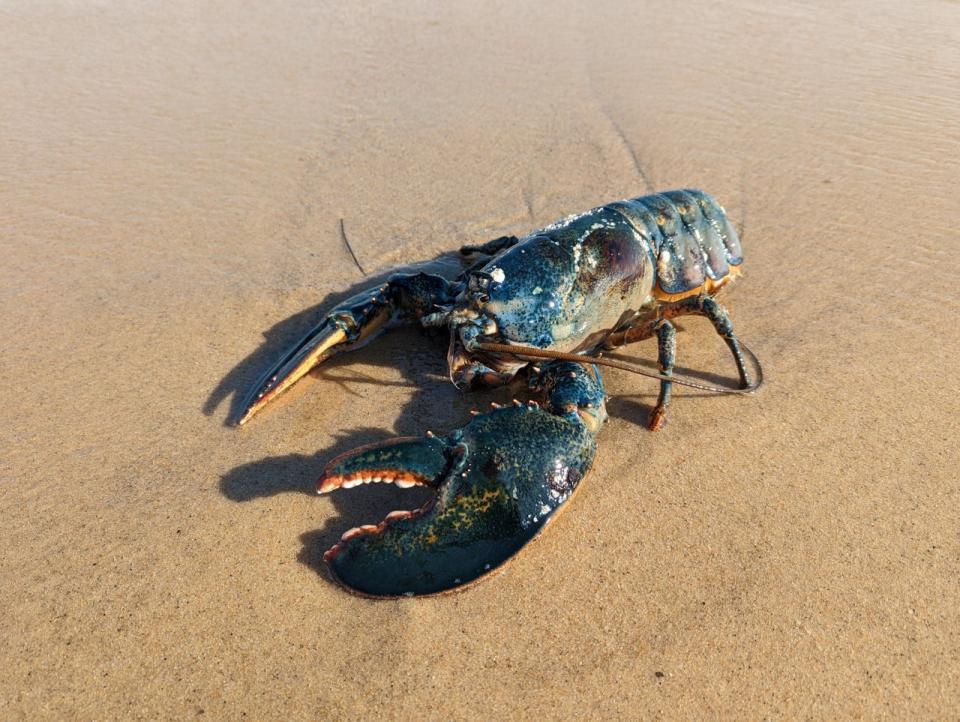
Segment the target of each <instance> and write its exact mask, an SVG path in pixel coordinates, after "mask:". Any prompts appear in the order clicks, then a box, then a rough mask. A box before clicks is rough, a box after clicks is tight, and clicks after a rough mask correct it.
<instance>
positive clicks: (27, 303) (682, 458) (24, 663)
mask: <svg viewBox="0 0 960 722" xmlns="http://www.w3.org/2000/svg"><path fill="white" fill-rule="evenodd" d="M350 5H351V7H350V8H340V7H338V6H337V4H335V3H329V2H320V3H303V2H293V3H273V2H263V3H257V4H244V3H219V4H215V5H213V6H209V7H207V8H206V9H204V10H198V9H195V8H193V7H192V5H190V4H188V3H175V2H171V3H163V4H159V5H157V4H154V5H147V6H137V5H135V4H133V3H123V2H119V3H111V4H94V3H79V4H77V3H66V2H62V3H61V2H50V3H28V2H11V3H6V4H5V5H4V7H3V8H0V67H3V68H4V72H3V73H2V74H0V98H2V99H3V100H2V103H0V243H2V252H3V257H4V263H3V264H2V266H0V296H2V304H3V309H4V312H3V314H2V316H0V335H2V338H3V346H2V348H0V378H2V389H3V391H2V397H0V401H2V403H0V518H2V519H3V523H2V525H0V550H2V551H0V669H3V670H4V672H3V674H2V675H0V717H2V718H4V719H21V718H31V719H37V718H64V717H70V718H79V719H93V718H97V719H109V718H150V719H153V718H177V719H183V718H186V717H190V716H193V715H199V714H201V713H203V714H205V715H207V716H210V715H212V716H214V717H217V718H230V719H240V718H244V717H245V718H248V719H265V718H307V717H313V718H316V717H319V718H328V719H333V718H340V719H344V718H349V717H356V716H358V715H361V714H363V715H379V716H383V717H386V718H389V719H400V718H413V717H426V718H431V719H468V718H477V717H497V718H499V717H505V718H519V717H526V718H529V717H531V716H532V715H536V716H538V717H546V718H551V719H555V718H557V719H558V718H564V717H570V716H572V715H573V714H582V715H584V716H587V717H594V718H601V717H602V718H610V717H612V716H614V715H619V716H623V717H641V716H642V717H645V718H649V717H665V718H691V717H702V716H713V715H721V714H722V715H725V716H726V715H732V716H736V717H745V718H747V717H748V718H760V717H767V718H769V717H780V716H789V717H819V716H830V717H833V716H839V717H853V716H863V717H877V716H882V715H890V716H893V717H901V718H902V717H904V716H907V715H911V716H915V717H918V718H933V717H941V716H946V717H955V716H957V715H958V713H960V693H958V692H957V690H958V689H960V591H958V575H960V531H958V530H960V496H958V491H960V481H958V477H960V474H958V471H957V467H958V461H960V458H958V452H957V431H958V423H957V418H958V415H960V401H958V395H957V393H956V391H957V389H958V388H960V370H958V365H957V362H956V359H957V358H958V357H960V334H958V331H957V314H958V312H960V303H958V296H957V292H956V286H957V283H956V270H955V269H956V265H957V259H958V257H960V232H958V230H957V229H958V222H960V221H958V212H957V211H958V203H957V193H956V188H957V183H958V181H960V120H958V119H960V4H957V3H956V2H942V1H939V0H921V1H919V2H916V3H911V4H903V3H897V2H892V1H880V2H869V3H867V2H854V3H849V4H847V5H845V6H844V7H843V8H840V9H836V8H834V6H833V4H832V3H827V2H822V3H806V2H804V3H789V4H787V3H784V7H782V8H780V9H771V8H770V7H768V4H766V3H758V2H752V1H751V0H735V1H734V2H730V3H708V2H700V1H698V0H695V1H694V2H691V3H685V4H684V5H683V7H680V8H671V7H670V6H668V5H664V4H660V3H653V2H641V3H633V4H630V3H611V2H602V1H601V2H593V3H590V4H589V8H587V7H581V6H579V5H576V4H570V3H566V2H559V3H550V4H546V3H543V4H537V5H533V4H531V5H527V6H524V7H516V6H515V5H514V4H512V3H494V4H487V3H483V4H464V5H462V6H453V5H451V6H449V7H448V6H443V7H441V6H439V4H426V3H417V4H414V5H410V4H408V3H392V4H381V3H370V4H366V5H365V4H358V3H351V4H350ZM648 186H654V187H656V188H661V189H663V188H671V187H683V186H697V187H702V188H704V189H706V190H708V191H709V192H711V193H713V194H714V195H715V196H716V197H718V198H719V199H721V201H722V202H724V204H725V205H726V207H727V209H728V210H729V211H730V213H731V215H732V216H733V217H734V218H735V219H737V220H738V221H739V220H741V219H742V220H743V221H744V223H745V233H744V248H745V252H746V265H745V266H744V269H745V275H744V278H743V279H742V281H740V282H738V283H737V284H736V286H735V288H734V289H733V290H732V291H731V293H730V295H729V297H728V302H729V307H730V310H731V314H732V317H733V319H734V321H735V323H736V324H737V327H738V330H739V331H740V332H741V334H742V335H743V337H744V339H746V340H748V341H749V342H750V344H751V345H752V346H753V348H754V349H755V350H756V352H757V353H758V354H759V355H760V356H761V357H762V358H763V359H764V361H765V362H766V366H767V375H768V380H769V384H768V386H767V387H766V388H765V389H764V390H763V392H762V393H761V394H759V395H757V396H756V397H755V398H714V397H703V396H700V395H697V394H691V393H687V392H684V391H683V390H679V391H678V392H677V397H676V401H675V402H674V405H673V408H672V413H671V416H670V423H669V425H668V426H667V428H666V429H665V430H664V431H663V432H661V433H658V434H651V433H649V432H647V431H645V430H644V428H643V421H644V419H645V417H646V414H647V411H648V409H649V407H650V405H651V404H652V403H653V401H654V400H655V394H656V388H655V386H654V385H652V384H650V383H648V382H646V381H644V380H642V379H639V378H634V377H630V376H627V375H626V374H622V373H618V372H615V371H611V372H609V373H607V374H606V378H607V382H608V386H609V389H610V391H611V393H612V395H613V399H612V401H611V402H610V411H611V416H612V418H611V420H610V422H609V423H608V425H607V428H606V429H605V431H604V432H603V434H602V435H601V437H600V452H599V454H598V459H597V463H596V465H595V468H594V470H593V472H592V473H591V475H590V477H589V478H588V480H587V481H586V486H585V487H584V488H583V489H582V491H581V493H580V494H579V495H578V497H577V498H576V500H575V502H574V504H575V507H574V508H572V509H570V510H569V511H568V512H567V513H565V514H564V515H563V516H562V517H561V518H560V519H559V520H558V521H557V523H556V524H554V525H553V526H552V528H551V529H550V530H549V532H548V533H547V534H546V535H545V536H544V538H543V539H542V540H541V541H539V542H538V543H537V544H536V545H534V547H532V548H531V549H530V550H529V551H527V552H526V553H525V554H524V555H522V556H521V557H520V558H519V559H518V560H517V561H516V562H515V563H514V564H513V565H512V566H511V567H510V568H509V571H508V572H507V573H506V574H504V575H503V576H500V577H497V578H495V579H493V580H490V581H488V582H486V583H484V584H482V585H480V586H477V587H476V588H474V589H472V590H470V591H468V592H466V593H463V594H459V595H453V596H448V597H443V598H438V599H429V600H402V601H390V602H372V601H368V600H363V599H358V598H354V597H352V596H349V595H347V594H345V593H343V592H342V591H340V590H339V589H337V588H336V587H334V586H333V585H332V584H330V583H329V582H328V581H327V580H326V579H325V577H323V576H322V574H320V573H318V570H320V568H321V563H320V557H321V554H322V552H323V550H324V549H325V548H327V547H328V546H330V545H331V544H332V543H333V542H334V541H335V540H336V538H337V537H338V536H339V534H340V533H342V532H343V531H344V530H346V529H347V528H349V527H351V526H354V525H355V524H358V523H367V522H376V521H378V520H379V519H380V518H382V517H383V515H385V514H386V512H388V511H390V510H391V509H394V508H409V507H410V506H412V505H413V504H415V503H416V501H417V497H416V495H415V494H412V493H409V494H402V493H400V492H399V491H398V490H393V489H373V488H366V489H362V490H354V493H353V494H350V493H347V492H344V493H340V494H336V495H334V496H332V497H330V498H317V497H315V496H314V495H312V493H311V491H312V484H313V481H314V480H315V479H316V477H317V476H318V475H319V473H320V471H321V469H322V468H323V465H324V463H325V461H326V460H327V459H329V458H330V457H331V456H332V455H334V454H336V453H339V452H342V451H344V450H346V449H348V448H351V447H352V446H355V445H358V444H360V443H364V442H368V441H372V440H377V439H381V438H386V437H388V436H391V435H393V434H397V433H400V434H409V433H421V432H422V431H423V430H424V429H426V428H433V429H437V430H442V429H448V428H451V427H453V426H456V425H459V424H460V423H462V422H463V420H464V419H465V418H466V416H467V411H468V409H469V408H471V407H472V406H473V405H474V404H479V403H486V401H487V400H489V398H491V397H481V398H479V399H474V398H465V397H461V396H460V394H459V393H458V392H456V390H455V389H454V388H453V387H452V386H451V385H450V384H449V383H447V382H446V381H445V378H444V377H445V365H444V354H443V343H442V342H441V341H436V340H433V341H431V340H430V339H426V338H424V337H422V336H421V335H420V334H418V333H417V332H416V331H402V332H398V333H396V334H393V335H391V336H389V337H387V338H385V339H383V341H382V342H380V343H379V344H377V345H374V346H370V347H368V348H367V349H364V350H362V351H359V352H357V353H356V354H354V355H353V356H352V357H350V358H349V359H346V358H344V359H343V361H338V362H336V363H333V364H331V365H330V366H329V367H328V368H327V370H326V371H324V372H323V373H322V374H319V375H318V376H317V377H316V378H314V379H307V380H305V381H303V382H302V383H301V384H299V385H298V386H297V387H296V388H295V389H294V390H293V391H291V392H290V393H289V394H288V395H287V398H285V399H284V400H283V401H282V402H278V403H277V404H275V408H271V409H269V410H268V411H266V412H264V413H263V414H261V415H260V416H259V417H257V418H256V419H254V421H253V422H251V424H250V425H249V426H248V427H245V428H244V429H243V430H240V431H238V430H236V429H233V428H229V427H227V426H226V425H225V423H224V422H225V420H226V419H227V417H228V415H229V413H230V411H231V408H233V405H235V403H236V402H235V394H236V393H237V392H238V391H240V392H242V391H243V390H245V388H246V386H247V385H248V384H249V383H250V382H251V381H252V380H253V379H254V378H255V377H256V376H257V375H258V373H259V372H260V371H261V370H262V369H263V368H264V366H266V365H268V364H269V363H270V361H271V360H273V359H274V358H275V357H276V355H277V354H278V353H280V351H281V350H282V348H283V347H284V346H285V345H286V344H287V343H289V342H291V341H293V340H294V339H295V337H296V336H297V335H298V334H299V333H301V332H303V331H304V330H305V329H306V328H307V327H308V326H309V325H310V323H311V322H312V321H314V320H315V319H316V318H317V316H318V313H319V311H320V309H321V308H322V305H323V304H324V303H326V302H329V301H330V300H332V299H336V298H340V297H342V296H341V293H342V292H343V291H346V290H348V289H357V288H359V287H361V285H362V284H364V283H367V282H368V281H369V278H364V277H363V276H362V275H361V273H360V271H359V270H358V268H357V266H356V265H355V264H354V262H353V260H352V259H351V258H350V255H349V254H348V253H347V251H346V249H345V247H344V245H343V242H342V240H341V237H340V230H339V219H341V218H343V219H344V221H345V228H346V231H347V233H348V234H349V238H350V241H351V245H352V248H353V250H354V251H355V253H356V254H357V258H358V259H359V260H360V262H361V264H362V265H363V266H364V268H365V269H366V270H367V271H368V272H369V273H370V278H375V277H377V275H378V274H381V273H383V272H384V271H385V270H386V269H388V268H390V267H391V266H393V265H395V264H397V263H401V262H408V261H410V260H412V259H417V258H430V257H432V256H435V255H436V254H438V253H440V252H441V251H445V250H448V249H451V248H454V247H456V246H457V245H458V244H460V243H463V242H481V241H483V240H486V239H488V238H491V237H494V236H496V235H501V234H504V233H517V232H524V231H526V230H529V229H531V228H532V227H534V226H536V225H538V224H542V223H546V222H549V221H552V220H554V219H555V218H557V217H560V216H563V215H565V214H567V213H569V212H573V211H577V210H584V209H586V208H589V207H591V206H594V205H597V204H599V203H603V202H606V201H610V200H613V199H616V198H621V197H624V196H633V195H638V194H641V193H644V192H646V191H647V190H648ZM684 325H685V327H686V329H687V330H686V332H685V333H683V334H681V335H680V338H679V344H680V351H679V354H680V355H679V357H678V358H679V362H680V364H681V366H683V367H685V368H687V369H690V370H692V371H694V372H707V373H720V374H725V375H726V376H727V377H729V375H730V374H732V368H731V363H730V360H729V358H728V356H727V353H726V350H725V348H724V347H723V345H722V343H721V342H720V341H719V340H718V339H717V338H716V337H715V336H714V335H713V333H712V331H711V330H710V329H709V328H708V325H707V324H706V322H702V321H700V320H694V321H690V322H688V323H685V324H684ZM633 353H635V355H637V356H642V357H644V358H647V359H652V358H654V357H655V350H654V347H653V344H652V343H649V344H646V345H642V346H639V347H638V348H637V349H636V350H635V351H634V352H633ZM348 361H349V363H348Z"/></svg>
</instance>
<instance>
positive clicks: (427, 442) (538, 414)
mask: <svg viewBox="0 0 960 722" xmlns="http://www.w3.org/2000/svg"><path fill="white" fill-rule="evenodd" d="M568 365H569V366H571V367H577V368H581V369H582V368H583V367H581V366H579V365H576V364H568ZM562 378H564V379H568V380H572V379H577V374H576V373H574V374H573V375H572V376H570V375H563V376H562ZM580 378H581V379H582V378H583V376H581V377H580ZM581 383H583V382H582V381H581ZM592 383H594V382H592ZM596 387H599V404H600V406H599V407H598V406H596V405H595V402H596V401H597V397H598V394H597V393H594V394H593V395H592V396H591V397H590V398H591V400H592V402H594V403H591V402H585V403H590V406H591V408H592V409H593V411H592V414H594V415H595V414H596V413H597V410H598V408H599V409H600V410H601V413H602V397H603V392H602V382H600V379H599V375H597V376H596V377H595V388H596ZM568 397H569V395H566V396H565V397H564V398H568ZM578 411H579V410H578V407H577V406H576V405H573V407H572V408H571V407H570V405H567V406H564V407H563V408H561V409H553V408H552V407H550V405H549V404H548V407H547V408H546V409H544V408H540V407H539V406H538V405H536V404H526V405H517V406H509V407H505V408H499V409H496V410H494V411H492V412H490V413H487V414H483V415H480V416H477V417H475V418H474V419H473V420H472V421H471V422H470V423H469V424H467V425H466V426H464V427H463V428H460V429H458V430H456V431H454V432H453V433H451V434H449V435H448V436H446V437H434V436H428V437H427V438H425V439H399V440H396V441H393V442H387V443H384V444H377V445H374V446H368V447H363V448H361V449H358V450H356V451H353V452H349V453H347V454H345V455H343V456H341V457H338V458H337V459H334V460H333V461H332V462H331V463H330V465H329V466H328V467H327V469H326V471H325V472H324V474H323V476H322V477H321V479H320V481H319V482H318V485H317V486H318V491H319V492H320V493H326V492H329V491H333V490H334V489H338V488H341V487H344V488H349V487H352V486H356V485H358V484H361V483H369V482H391V483H397V484H399V485H401V486H410V485H413V484H419V485H426V486H430V487H432V488H434V489H435V490H436V493H435V496H434V498H433V499H431V500H430V501H428V502H427V503H426V504H425V505H424V506H423V507H421V508H420V509H418V510H415V511H398V512H393V513H391V514H390V515H388V516H387V518H386V519H384V521H383V522H381V523H380V524H376V525H372V524H371V525H367V526H361V527H357V528H355V529H351V530H350V531H348V532H346V533H345V534H344V535H343V538H342V539H341V541H340V542H339V543H337V544H336V545H335V546H334V547H333V548H332V549H330V550H329V551H327V552H326V554H325V555H324V559H325V560H326V562H327V564H328V565H329V567H330V570H331V572H332V574H333V576H334V578H335V579H336V580H337V581H338V582H340V583H341V584H343V585H344V586H346V587H348V588H350V589H352V590H354V591H356V592H359V593H361V594H364V595H368V596H375V597H396V596H413V595H424V594H436V593H438V592H445V591H448V590H451V589H454V588H456V587H460V586H463V585H467V584H470V583H471V582H474V581H477V580H478V579H480V578H481V577H483V576H485V575H486V574H488V573H490V572H493V571H494V570H496V569H497V568H498V567H500V566H501V565H502V564H503V563H504V562H506V561H507V560H509V559H510V558H511V557H512V556H513V555H514V554H516V553H517V552H518V551H520V549H522V548H523V547H524V545H526V544H527V543H528V542H529V541H531V540H532V539H534V538H535V537H536V536H537V535H538V534H539V533H540V531H541V530H542V529H543V528H544V526H545V525H546V524H547V523H548V522H549V521H550V520H551V519H552V518H553V516H554V514H555V513H556V512H557V511H558V510H559V509H560V508H561V507H562V505H563V504H564V503H565V502H566V501H567V500H568V499H569V498H570V496H571V494H572V493H573V491H574V490H575V489H576V488H577V484H578V483H579V482H580V480H581V479H582V478H583V476H584V475H585V474H586V473H587V471H588V469H589V468H590V464H591V462H592V461H593V456H594V451H595V449H596V445H595V442H594V435H595V433H596V430H595V429H594V428H593V427H592V426H591V425H589V424H586V423H584V422H583V420H582V418H581V415H580V413H579V412H578ZM591 418H594V416H591Z"/></svg>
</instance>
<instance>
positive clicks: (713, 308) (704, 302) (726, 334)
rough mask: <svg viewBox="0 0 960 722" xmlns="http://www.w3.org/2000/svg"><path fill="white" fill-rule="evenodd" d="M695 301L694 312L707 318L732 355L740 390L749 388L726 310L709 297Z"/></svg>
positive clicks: (742, 361)
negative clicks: (738, 376) (737, 373)
mask: <svg viewBox="0 0 960 722" xmlns="http://www.w3.org/2000/svg"><path fill="white" fill-rule="evenodd" d="M691 300H694V299H691ZM695 300H696V301H697V303H696V305H695V308H696V311H695V312H699V313H702V314H703V315H704V316H706V317H707V318H709V319H710V321H711V322H712V323H713V327H714V328H715V329H716V330H717V333H718V334H720V335H721V336H722V337H723V340H724V341H725V342H726V344H727V347H728V348H729V349H730V353H732V354H733V358H734V360H735V361H736V362H737V371H738V372H739V373H740V388H744V389H745V388H747V387H748V386H750V372H749V371H747V365H746V362H745V361H744V359H743V350H742V349H741V348H740V342H739V341H738V340H737V337H736V336H735V335H734V334H733V322H732V321H731V320H730V316H729V315H728V314H727V311H726V309H725V308H724V307H723V306H721V305H720V304H719V303H717V301H716V299H714V298H713V297H711V296H703V297H698V298H696V299H695Z"/></svg>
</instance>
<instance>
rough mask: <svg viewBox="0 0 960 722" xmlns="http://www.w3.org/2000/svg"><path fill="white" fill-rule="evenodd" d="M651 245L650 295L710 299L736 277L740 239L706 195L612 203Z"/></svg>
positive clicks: (690, 192)
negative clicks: (653, 278) (652, 283)
mask: <svg viewBox="0 0 960 722" xmlns="http://www.w3.org/2000/svg"><path fill="white" fill-rule="evenodd" d="M611 207H613V208H615V209H616V210H617V211H619V212H620V213H622V214H623V215H624V216H625V217H626V218H627V219H628V220H629V221H630V222H631V223H632V224H633V225H634V227H635V228H636V229H637V230H638V232H640V233H641V234H643V235H644V236H645V237H646V238H648V239H649V240H650V241H651V244H652V246H653V248H654V251H655V253H656V256H657V259H656V269H657V284H656V287H655V289H654V295H655V296H657V298H659V299H660V300H665V301H676V300H680V299H682V298H685V297H687V296H692V295H695V294H698V293H700V292H701V291H705V292H706V293H708V294H709V293H713V292H714V291H716V290H717V289H719V288H720V287H722V286H723V285H725V284H726V283H728V282H729V281H730V280H732V279H733V278H734V277H736V275H737V274H738V270H737V269H738V267H739V265H740V264H741V263H742V262H743V251H742V249H741V247H740V239H739V238H738V237H737V232H736V231H735V230H734V228H733V224H732V223H730V220H729V219H728V218H727V214H726V212H725V211H724V210H723V208H722V207H721V206H720V204H719V203H717V202H716V201H715V200H714V199H713V198H712V197H711V196H710V195H708V194H707V193H704V192H703V191H700V190H694V189H686V190H675V191H666V192H664V193H655V194H653V195H648V196H641V197H639V198H632V199H629V200H624V201H619V202H617V203H612V204H611Z"/></svg>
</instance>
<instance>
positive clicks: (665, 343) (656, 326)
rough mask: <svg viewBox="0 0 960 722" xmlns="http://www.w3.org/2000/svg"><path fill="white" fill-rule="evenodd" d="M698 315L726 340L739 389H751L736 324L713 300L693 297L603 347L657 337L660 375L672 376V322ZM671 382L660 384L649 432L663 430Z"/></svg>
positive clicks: (625, 330)
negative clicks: (738, 378) (703, 317)
mask: <svg viewBox="0 0 960 722" xmlns="http://www.w3.org/2000/svg"><path fill="white" fill-rule="evenodd" d="M692 314H697V315H700V316H706V317H707V318H708V319H710V322H711V323H712V324H713V327H714V329H716V332H717V333H718V334H719V335H720V336H721V337H722V338H723V340H724V342H725V343H726V344H727V348H729V349H730V353H731V354H732V355H733V359H734V361H735V362H736V364H737V373H738V374H739V376H740V387H741V388H748V387H749V386H750V373H749V371H748V370H747V366H746V362H745V360H744V356H743V350H742V349H741V348H740V342H739V341H738V340H737V337H736V335H735V334H734V333H733V322H732V321H730V316H729V314H728V313H727V311H726V309H724V308H723V306H721V305H720V304H719V303H718V302H717V300H716V299H715V298H713V297H712V296H692V297H690V298H686V299H683V300H682V301H678V302H676V303H673V304H670V305H669V306H666V307H664V308H661V309H660V311H659V314H658V316H657V317H656V318H652V319H651V318H645V319H643V320H642V321H638V322H637V323H636V324H634V325H632V326H628V327H627V328H623V329H620V330H618V331H615V332H614V333H612V334H610V336H608V337H607V339H606V340H605V341H604V344H603V347H604V348H605V349H607V350H610V349H614V348H617V347H619V346H624V345H626V344H628V343H635V342H637V341H643V340H644V339H647V338H650V337H651V336H653V335H654V334H656V336H657V350H658V363H659V366H660V371H661V372H662V373H663V374H664V375H666V376H672V375H673V365H674V360H675V358H676V353H677V340H676V328H675V327H674V326H673V324H671V323H670V321H669V319H671V318H676V317H677V316H687V315H692ZM672 385H673V384H672V382H670V381H661V382H660V396H659V398H658V399H657V405H656V406H655V407H654V409H653V411H652V412H651V414H650V421H649V424H648V425H649V428H650V430H651V431H657V430H658V429H660V428H662V427H663V422H664V416H665V414H666V411H667V406H668V405H669V404H670V394H671V390H672Z"/></svg>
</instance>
